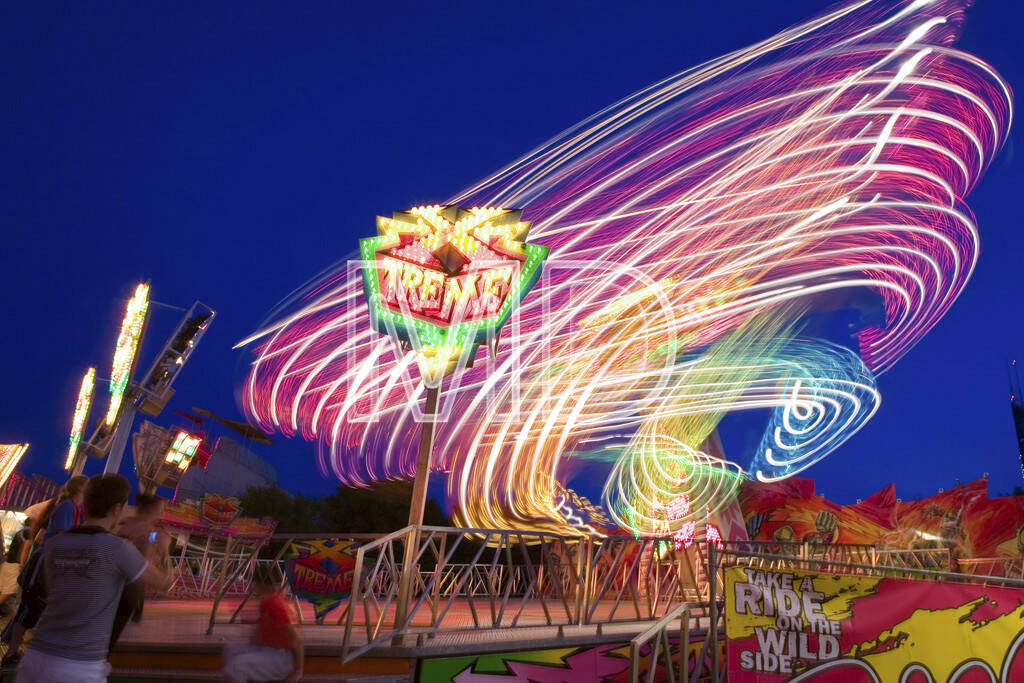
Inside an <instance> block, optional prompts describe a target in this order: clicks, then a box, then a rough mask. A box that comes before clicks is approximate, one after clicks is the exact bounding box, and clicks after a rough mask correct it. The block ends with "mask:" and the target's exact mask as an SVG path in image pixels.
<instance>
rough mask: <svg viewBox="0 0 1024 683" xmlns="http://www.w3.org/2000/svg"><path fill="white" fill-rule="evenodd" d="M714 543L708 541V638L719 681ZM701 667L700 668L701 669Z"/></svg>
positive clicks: (714, 674)
mask: <svg viewBox="0 0 1024 683" xmlns="http://www.w3.org/2000/svg"><path fill="white" fill-rule="evenodd" d="M717 554H718V553H717V552H716V548H715V544H714V543H708V595H709V597H710V598H711V599H710V600H709V601H708V612H709V617H710V619H709V621H710V623H709V624H708V640H709V641H710V644H711V680H712V681H713V683H718V585H717V584H718V581H717V578H718V557H716V556H717ZM699 670H700V669H698V671H699Z"/></svg>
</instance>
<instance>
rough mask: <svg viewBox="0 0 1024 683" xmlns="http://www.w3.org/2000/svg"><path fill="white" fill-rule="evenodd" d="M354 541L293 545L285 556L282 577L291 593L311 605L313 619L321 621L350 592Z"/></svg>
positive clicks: (356, 544) (325, 541)
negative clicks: (286, 580)
mask: <svg viewBox="0 0 1024 683" xmlns="http://www.w3.org/2000/svg"><path fill="white" fill-rule="evenodd" d="M358 547H359V544H358V543H357V542H355V541H343V540H314V541H294V542H293V543H292V547H291V549H290V550H289V552H288V555H287V557H286V563H285V573H286V574H287V575H288V583H289V585H290V586H291V589H292V593H293V594H294V595H296V596H297V597H299V598H300V599H302V600H306V601H307V602H310V603H312V604H313V612H314V613H315V614H316V618H317V619H318V620H319V619H323V617H324V616H326V615H327V613H328V612H330V611H331V610H333V609H334V608H336V607H338V606H339V605H340V604H341V603H342V602H343V601H344V600H346V599H347V598H348V596H349V594H350V593H351V592H352V574H353V572H354V570H355V567H356V549H357V548H358Z"/></svg>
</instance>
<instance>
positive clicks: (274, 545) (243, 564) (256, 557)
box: [206, 534, 381, 635]
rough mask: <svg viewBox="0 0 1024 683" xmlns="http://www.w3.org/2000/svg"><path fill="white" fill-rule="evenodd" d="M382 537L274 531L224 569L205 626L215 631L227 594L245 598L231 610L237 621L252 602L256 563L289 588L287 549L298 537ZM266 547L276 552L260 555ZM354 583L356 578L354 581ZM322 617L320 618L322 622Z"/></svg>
mask: <svg viewBox="0 0 1024 683" xmlns="http://www.w3.org/2000/svg"><path fill="white" fill-rule="evenodd" d="M380 537H381V535H380V534H274V535H272V536H270V537H269V538H268V539H267V541H266V543H264V544H261V545H258V546H255V547H252V548H250V549H249V551H248V553H247V554H246V555H245V557H244V558H241V559H239V560H237V561H234V562H233V564H232V568H231V571H230V572H227V571H225V572H224V576H223V580H221V581H220V582H219V583H218V584H217V590H216V591H215V592H214V594H213V606H212V607H211V609H210V620H209V624H208V626H207V628H206V635H210V634H211V633H213V627H214V625H215V624H216V621H217V611H218V609H219V608H220V605H221V602H223V600H224V598H226V597H228V596H229V595H233V596H236V597H241V598H242V600H241V602H240V603H239V605H238V606H237V607H236V608H235V611H234V612H233V613H232V614H231V618H230V619H229V620H228V623H231V624H233V623H235V622H236V621H237V620H238V616H239V615H240V614H241V612H242V608H244V607H245V605H246V604H247V603H248V602H249V599H250V598H251V597H252V581H251V580H252V574H253V570H254V569H255V567H257V566H259V565H265V566H266V567H267V568H268V569H271V570H273V572H274V573H275V574H276V576H278V577H279V580H280V586H281V587H282V588H286V587H287V584H288V581H287V574H286V572H285V562H287V559H286V558H285V553H286V552H287V551H288V549H289V548H290V547H291V545H292V543H293V542H295V541H311V540H328V541H332V540H345V541H354V542H356V543H372V542H374V541H376V540H377V539H379V538H380ZM264 547H265V548H267V551H268V552H270V553H273V555H271V556H270V557H265V558H260V552H261V551H262V550H263V549H264ZM354 584H355V582H354V580H353V585H354ZM292 600H293V601H294V602H295V607H296V612H297V613H298V617H299V623H300V624H304V623H305V621H304V618H303V616H302V608H301V605H299V602H298V598H296V597H295V596H294V595H293V596H292ZM347 611H348V603H345V605H344V609H343V611H342V613H341V615H340V616H339V617H338V622H337V623H339V624H340V623H341V621H342V620H343V619H344V618H345V614H346V613H347ZM322 621H323V620H322V619H321V620H320V622H322Z"/></svg>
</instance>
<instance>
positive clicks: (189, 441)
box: [164, 431, 203, 470]
mask: <svg viewBox="0 0 1024 683" xmlns="http://www.w3.org/2000/svg"><path fill="white" fill-rule="evenodd" d="M202 442H203V439H202V437H200V436H193V435H191V434H189V433H188V432H185V431H179V432H178V434H177V436H175V437H174V441H173V442H172V443H171V447H170V448H169V449H167V455H165V456H164V463H166V464H168V465H171V466H173V467H176V468H177V469H179V470H186V469H188V466H189V464H190V463H191V462H192V458H194V457H195V455H196V451H198V450H199V444H201V443H202Z"/></svg>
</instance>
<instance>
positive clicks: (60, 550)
mask: <svg viewBox="0 0 1024 683" xmlns="http://www.w3.org/2000/svg"><path fill="white" fill-rule="evenodd" d="M130 492H131V485H130V484H129V483H128V480H127V479H125V478H124V477H122V476H121V475H119V474H100V475H96V476H94V477H92V478H91V479H90V480H89V483H88V484H87V485H86V487H85V517H86V518H85V523H84V524H82V525H81V526H76V527H74V528H72V529H69V530H68V531H66V532H64V533H63V534H60V535H59V536H54V537H53V538H51V539H49V540H48V541H46V546H45V550H44V555H43V572H44V574H43V575H44V581H45V586H46V593H47V603H46V609H45V610H44V611H43V615H42V617H41V618H40V620H39V625H38V626H37V627H36V631H35V636H34V637H33V638H32V642H31V643H30V644H29V646H28V651H27V652H26V653H25V656H24V658H23V659H22V660H21V664H20V666H19V667H18V675H17V678H16V679H15V680H16V682H17V683H51V682H53V683H56V682H57V681H62V682H64V683H78V682H81V683H94V682H98V681H105V680H106V678H107V672H108V669H109V667H108V665H107V647H108V645H109V641H110V631H111V626H112V624H113V621H114V613H115V612H116V611H117V605H118V602H119V600H120V598H121V592H122V590H123V589H124V587H125V585H126V584H129V583H133V582H135V581H139V580H143V581H145V582H146V583H147V584H149V585H152V586H154V587H156V588H163V589H166V588H167V587H168V585H169V583H170V581H169V579H168V577H167V576H166V575H165V574H164V573H163V572H161V571H160V570H159V569H157V568H155V567H152V566H150V564H149V563H148V562H146V560H145V559H144V558H143V557H142V555H141V554H140V553H139V551H138V550H136V549H135V546H133V545H132V544H131V543H130V542H128V541H126V540H125V539H123V538H118V537H117V536H114V535H113V534H112V533H110V531H111V529H113V528H114V526H115V525H116V524H117V520H118V518H119V517H120V516H121V512H122V510H123V509H124V506H125V503H127V502H128V494H129V493H130Z"/></svg>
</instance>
